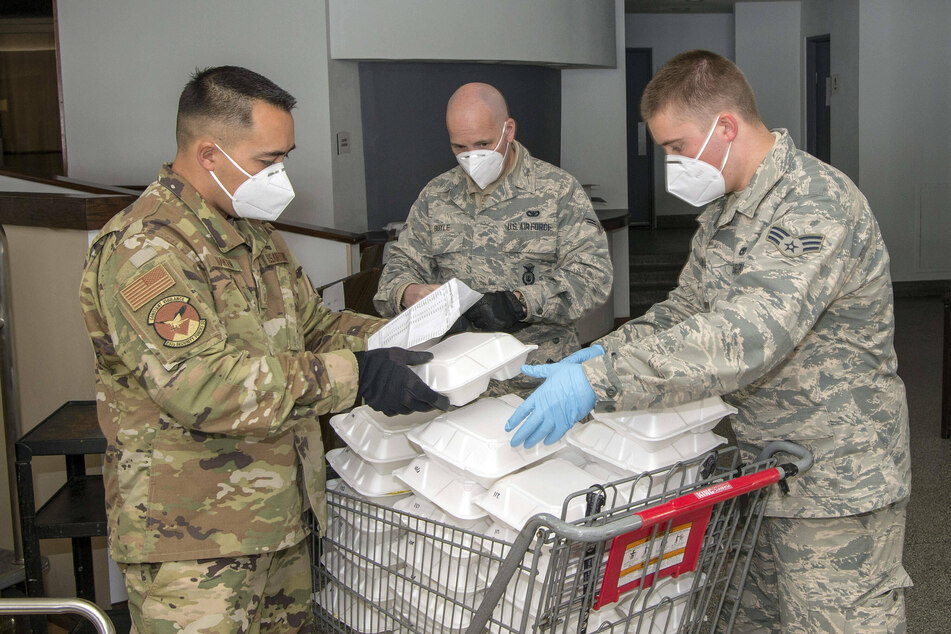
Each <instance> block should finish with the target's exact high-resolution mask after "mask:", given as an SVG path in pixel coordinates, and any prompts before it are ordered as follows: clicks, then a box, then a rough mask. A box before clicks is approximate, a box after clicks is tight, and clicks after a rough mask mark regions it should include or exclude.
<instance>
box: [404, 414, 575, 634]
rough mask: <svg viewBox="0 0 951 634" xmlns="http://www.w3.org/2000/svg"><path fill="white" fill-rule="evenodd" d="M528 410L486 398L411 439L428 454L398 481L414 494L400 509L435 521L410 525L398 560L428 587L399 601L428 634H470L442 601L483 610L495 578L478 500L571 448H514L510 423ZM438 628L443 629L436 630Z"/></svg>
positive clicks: (462, 615) (487, 525) (459, 614)
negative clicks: (520, 410) (509, 478)
mask: <svg viewBox="0 0 951 634" xmlns="http://www.w3.org/2000/svg"><path fill="white" fill-rule="evenodd" d="M521 402H522V399H520V398H519V397H517V396H514V395H506V396H502V397H499V398H483V399H480V400H478V401H476V402H474V403H472V404H470V405H468V406H466V407H462V408H460V409H456V410H453V411H450V412H447V413H445V414H442V415H440V416H438V417H436V418H435V419H434V420H432V421H431V422H430V423H428V424H426V425H424V426H421V427H418V428H417V429H415V430H413V431H412V432H410V433H409V434H408V439H409V440H410V441H411V442H412V443H413V444H414V445H415V446H417V447H419V448H420V450H421V451H422V452H423V453H422V455H420V456H418V457H416V458H414V459H413V460H412V461H411V462H410V463H409V464H408V465H406V466H405V467H403V468H401V469H399V470H397V471H396V472H395V473H394V476H395V477H396V478H397V479H398V480H400V481H402V482H403V484H404V485H405V486H406V488H408V489H410V490H411V491H412V492H413V493H414V495H413V496H412V497H410V498H407V500H406V501H402V500H401V501H400V502H399V504H398V509H399V510H403V511H405V512H406V513H409V514H412V515H414V516H417V517H419V518H422V519H424V520H428V521H425V522H419V521H415V520H413V519H412V518H409V521H411V522H415V523H416V526H408V529H409V530H408V531H407V533H406V534H405V535H403V536H402V537H401V538H400V540H399V541H398V542H397V543H395V544H394V545H393V552H394V553H395V554H396V555H397V556H398V557H399V558H400V560H401V562H402V563H403V564H404V565H405V566H406V574H407V575H411V576H412V577H414V578H417V579H420V582H421V583H420V585H422V586H423V588H420V587H418V586H417V587H414V588H412V589H409V591H407V592H400V593H399V597H400V599H401V600H402V601H403V602H404V605H403V609H402V610H401V611H402V612H403V614H404V615H405V616H406V617H407V618H408V619H410V620H412V621H413V622H414V623H416V625H417V627H419V628H421V629H422V631H427V632H428V631H443V632H455V631H457V630H458V631H463V630H464V629H465V627H466V625H467V624H468V619H469V617H470V616H471V615H470V614H468V613H466V612H465V611H462V610H455V609H453V608H452V602H451V601H449V602H447V601H444V600H442V599H441V597H443V596H449V597H454V599H455V601H458V602H462V603H466V604H468V605H477V604H478V601H477V599H478V597H479V596H480V595H481V593H482V592H483V591H484V589H485V587H486V585H487V584H488V580H490V579H491V578H492V577H493V576H494V571H495V565H494V563H492V562H491V560H490V559H489V558H487V557H486V556H485V555H486V553H490V552H493V551H494V547H497V546H498V544H497V542H496V541H494V540H493V539H492V537H493V535H492V533H491V528H492V523H491V520H490V519H489V517H488V513H487V512H486V511H485V509H483V508H482V507H480V506H479V505H478V504H476V503H475V500H476V499H477V498H478V497H479V496H481V495H483V494H484V493H485V491H486V490H487V488H488V487H491V486H492V485H493V484H494V483H495V482H496V481H498V480H499V479H500V478H504V477H505V476H508V475H509V474H512V473H517V472H520V471H521V470H524V469H526V468H528V467H530V466H531V465H533V464H535V463H538V462H540V461H542V460H544V459H545V458H547V457H549V456H551V455H553V454H554V453H556V452H557V451H559V450H561V449H563V448H564V447H565V444H564V442H563V441H561V442H559V443H556V444H553V445H543V444H539V445H536V446H535V447H532V448H531V449H526V448H524V447H512V446H511V444H510V441H511V433H510V432H506V431H505V423H506V421H507V420H508V419H509V417H510V416H511V415H512V413H513V412H514V411H515V408H517V407H518V406H519V405H520V404H521ZM457 529H461V530H457ZM496 554H497V555H498V554H501V552H498V551H496ZM424 588H432V589H433V591H434V593H428V594H427V593H426V592H425V590H424ZM417 594H418V595H419V596H416V595H417ZM424 595H425V596H424ZM438 623H442V624H443V625H442V627H441V628H436V629H435V630H434V629H432V628H434V627H435V624H438Z"/></svg>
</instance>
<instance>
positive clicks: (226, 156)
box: [212, 132, 712, 180]
mask: <svg viewBox="0 0 951 634" xmlns="http://www.w3.org/2000/svg"><path fill="white" fill-rule="evenodd" d="M711 134H712V132H711ZM215 147H216V148H218V149H219V150H221V146H220V145H218V144H217V143H215ZM221 153H222V154H224V155H225V158H227V159H228V160H229V161H231V164H232V165H234V166H235V167H237V168H238V169H239V170H241V173H242V174H244V175H245V176H247V177H248V178H251V175H250V174H248V173H247V172H245V171H244V169H242V168H241V166H240V165H238V164H237V163H235V162H234V159H233V158H231V157H230V156H228V153H227V152H225V151H224V150H221ZM212 174H214V172H212ZM215 180H217V179H215Z"/></svg>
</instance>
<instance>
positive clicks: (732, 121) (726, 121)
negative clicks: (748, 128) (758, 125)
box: [719, 112, 739, 142]
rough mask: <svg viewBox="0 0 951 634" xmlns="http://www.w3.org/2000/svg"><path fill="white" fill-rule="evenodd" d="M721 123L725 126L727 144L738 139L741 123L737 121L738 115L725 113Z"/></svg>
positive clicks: (721, 117)
mask: <svg viewBox="0 0 951 634" xmlns="http://www.w3.org/2000/svg"><path fill="white" fill-rule="evenodd" d="M719 123H720V125H722V126H723V131H724V134H725V135H726V140H727V142H732V141H733V139H735V138H736V134H737V132H738V131H739V123H738V122H737V120H736V115H734V114H731V113H729V112H725V113H723V114H721V115H720V121H719Z"/></svg>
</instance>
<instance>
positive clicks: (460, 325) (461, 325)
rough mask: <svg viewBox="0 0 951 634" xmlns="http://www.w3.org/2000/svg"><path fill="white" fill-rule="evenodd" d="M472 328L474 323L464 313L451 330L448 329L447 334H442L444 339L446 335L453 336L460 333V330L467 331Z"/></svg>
mask: <svg viewBox="0 0 951 634" xmlns="http://www.w3.org/2000/svg"><path fill="white" fill-rule="evenodd" d="M471 328H472V324H470V323H469V320H468V319H466V316H465V315H462V316H461V317H459V319H457V320H456V321H455V323H453V324H452V326H450V327H449V330H447V331H446V334H444V335H443V336H442V338H443V339H445V338H446V337H451V336H453V335H458V334H459V333H460V332H466V331H468V330H470V329H471Z"/></svg>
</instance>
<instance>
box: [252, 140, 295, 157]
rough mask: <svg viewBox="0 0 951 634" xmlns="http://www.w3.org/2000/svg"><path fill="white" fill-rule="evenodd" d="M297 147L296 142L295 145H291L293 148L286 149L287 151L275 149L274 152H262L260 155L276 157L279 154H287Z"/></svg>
mask: <svg viewBox="0 0 951 634" xmlns="http://www.w3.org/2000/svg"><path fill="white" fill-rule="evenodd" d="M296 147H297V144H296V143H295V144H294V145H292V146H291V149H289V150H286V151H285V150H274V151H272V152H261V154H259V155H258V156H273V157H275V158H276V157H278V156H284V155H285V154H290V153H291V152H292V151H293V150H294V149H295V148H296Z"/></svg>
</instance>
